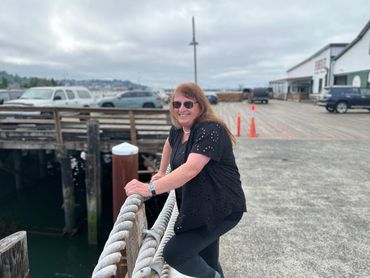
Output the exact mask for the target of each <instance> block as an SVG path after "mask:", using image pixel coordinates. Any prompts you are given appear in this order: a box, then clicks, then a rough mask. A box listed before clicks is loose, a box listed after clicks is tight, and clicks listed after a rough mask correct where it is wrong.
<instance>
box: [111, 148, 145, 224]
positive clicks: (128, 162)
mask: <svg viewBox="0 0 370 278" xmlns="http://www.w3.org/2000/svg"><path fill="white" fill-rule="evenodd" d="M138 153H139V148H138V147H136V146H134V145H131V144H129V143H122V144H120V145H117V146H114V147H113V148H112V154H113V156H112V175H113V190H112V192H113V221H116V219H117V216H118V214H119V211H120V209H121V206H122V205H123V203H124V202H125V200H126V198H127V196H126V193H125V191H124V186H125V185H126V183H128V182H129V181H130V180H132V179H137V178H138V170H139V158H138Z"/></svg>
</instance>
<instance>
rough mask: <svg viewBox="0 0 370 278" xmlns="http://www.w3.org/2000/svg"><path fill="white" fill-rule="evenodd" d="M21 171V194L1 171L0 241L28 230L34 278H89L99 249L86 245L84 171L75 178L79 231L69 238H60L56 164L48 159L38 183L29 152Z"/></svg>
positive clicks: (35, 165)
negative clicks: (43, 175) (43, 173)
mask: <svg viewBox="0 0 370 278" xmlns="http://www.w3.org/2000/svg"><path fill="white" fill-rule="evenodd" d="M1 154H2V153H1V152H0V159H1ZM3 161H4V159H3ZM22 167H23V168H22V171H23V175H22V180H23V182H22V189H21V190H20V191H18V192H17V190H16V188H15V179H14V176H13V175H12V174H11V173H9V172H6V171H2V170H1V169H0V238H2V237H5V236H7V235H9V234H11V233H13V232H16V231H19V230H24V231H27V243H28V257H29V263H30V274H31V277H32V278H39V277H40V278H41V277H47V278H50V277H91V273H92V271H93V269H94V266H95V264H96V263H97V261H98V256H99V255H100V252H101V248H98V247H95V246H89V245H88V242H87V229H86V197H85V189H84V178H85V177H84V174H83V172H82V171H75V172H74V173H73V175H74V177H73V178H74V184H75V188H74V189H75V200H76V209H75V218H76V226H77V228H78V230H77V232H76V233H75V234H74V235H73V236H70V235H63V227H64V212H63V207H62V204H63V198H62V186H61V177H60V170H59V169H58V164H57V163H55V161H54V160H53V158H52V157H51V158H50V162H49V164H48V170H47V175H46V176H45V177H43V178H40V176H39V169H38V163H37V160H36V159H35V156H34V155H32V153H31V154H26V155H24V157H23V159H22ZM109 208H110V207H109V206H108V209H109ZM105 222H106V223H104V224H105V225H106V227H107V230H110V228H111V222H110V219H109V217H108V219H107V220H106V221H105ZM103 240H105V239H103ZM102 242H103V243H104V241H102ZM103 243H102V244H103ZM102 244H101V245H102Z"/></svg>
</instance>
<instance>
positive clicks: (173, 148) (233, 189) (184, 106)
mask: <svg viewBox="0 0 370 278" xmlns="http://www.w3.org/2000/svg"><path fill="white" fill-rule="evenodd" d="M170 112H171V119H172V123H173V127H172V128H171V130H170V133H169V137H168V138H167V140H166V142H165V144H164V147H163V153H162V160H161V164H160V169H159V171H158V173H157V174H155V175H154V176H153V177H152V179H151V181H150V183H149V184H145V183H142V182H139V181H137V180H132V181H130V182H129V183H127V185H126V187H125V190H126V194H127V195H128V196H129V195H132V194H135V193H136V194H140V195H142V196H146V197H150V196H153V195H155V194H161V193H164V192H168V191H170V190H172V189H176V200H177V206H178V209H179V215H178V218H177V220H176V223H175V227H174V229H175V235H174V236H173V237H172V238H171V239H170V240H169V241H168V243H167V244H166V246H165V248H164V252H163V255H164V259H165V261H166V262H167V263H168V264H169V265H171V266H172V267H173V268H175V269H176V270H177V271H179V272H180V273H183V274H185V275H188V276H193V277H201V278H203V277H204V278H214V277H216V278H220V277H224V276H223V273H222V268H221V266H220V264H219V261H218V256H219V238H220V236H221V235H222V234H224V233H226V232H227V231H229V230H230V229H232V228H233V227H234V226H235V225H236V224H237V223H238V222H239V221H240V219H241V217H242V215H243V213H244V212H245V211H246V204H245V197H244V193H243V190H242V187H241V182H240V175H239V171H238V168H237V166H236V164H235V158H234V154H233V149H232V143H235V141H236V140H235V138H234V136H233V135H232V134H231V132H230V131H229V129H228V128H227V127H226V125H225V124H224V123H223V122H222V120H220V119H219V118H217V117H216V116H215V114H214V113H213V111H212V108H211V106H210V104H209V102H208V99H207V98H206V96H205V94H204V92H203V91H202V89H201V88H200V87H199V86H198V85H197V84H195V83H184V84H181V85H179V86H178V87H177V88H176V89H175V91H174V93H173V94H172V96H171V102H170ZM169 164H170V166H171V170H172V171H171V172H170V173H169V174H167V175H166V174H165V173H166V170H167V167H168V165H169Z"/></svg>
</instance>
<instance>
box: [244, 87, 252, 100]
mask: <svg viewBox="0 0 370 278" xmlns="http://www.w3.org/2000/svg"><path fill="white" fill-rule="evenodd" d="M251 92H252V89H250V88H244V89H243V92H242V100H248V98H249V95H250V93H251Z"/></svg>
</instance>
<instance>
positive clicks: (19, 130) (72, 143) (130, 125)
mask: <svg viewBox="0 0 370 278" xmlns="http://www.w3.org/2000/svg"><path fill="white" fill-rule="evenodd" d="M91 120H94V121H96V122H97V123H98V124H99V137H100V150H101V152H110V151H111V148H112V147H113V146H115V145H117V144H120V143H122V142H123V141H127V142H130V143H131V144H134V145H137V146H138V147H139V149H140V152H160V151H161V148H162V146H163V142H164V139H165V138H167V136H168V131H169V129H170V126H171V122H170V117H169V111H168V110H166V109H117V108H67V107H57V108H40V107H39V108H37V107H22V108H19V107H7V106H0V149H22V150H25V149H35V150H45V149H50V150H54V149H57V146H58V145H64V146H65V148H66V149H67V150H81V151H83V150H86V148H87V147H86V144H87V130H88V125H87V123H88V122H89V121H91Z"/></svg>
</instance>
